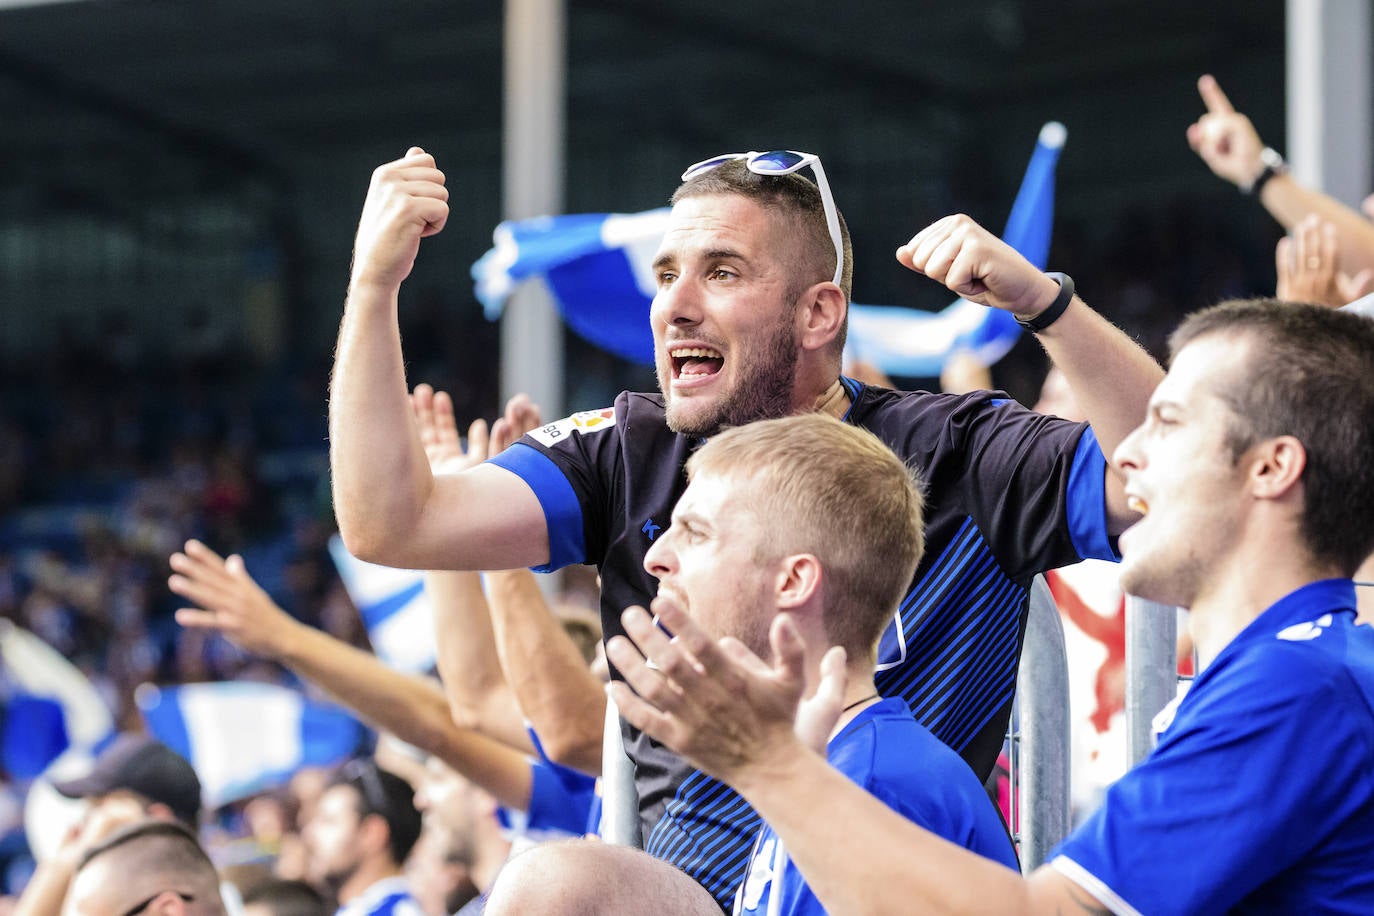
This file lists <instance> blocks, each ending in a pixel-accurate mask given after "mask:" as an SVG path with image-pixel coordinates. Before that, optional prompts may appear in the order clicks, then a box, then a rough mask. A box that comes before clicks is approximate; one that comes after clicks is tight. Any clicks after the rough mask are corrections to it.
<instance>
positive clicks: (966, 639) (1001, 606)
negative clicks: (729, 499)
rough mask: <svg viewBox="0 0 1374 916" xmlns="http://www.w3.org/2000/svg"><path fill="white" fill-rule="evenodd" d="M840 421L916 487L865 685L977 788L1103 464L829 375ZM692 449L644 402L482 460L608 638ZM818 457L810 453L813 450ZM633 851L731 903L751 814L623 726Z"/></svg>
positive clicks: (1099, 504) (1101, 541)
mask: <svg viewBox="0 0 1374 916" xmlns="http://www.w3.org/2000/svg"><path fill="white" fill-rule="evenodd" d="M843 381H844V383H845V387H846V389H847V391H848V393H849V395H850V398H851V400H852V402H853V403H852V406H851V407H850V409H849V412H848V414H847V415H846V417H845V420H846V421H847V422H849V423H853V424H855V425H856V426H860V427H863V428H864V429H867V430H869V431H870V432H872V433H874V434H875V435H876V436H877V437H878V438H879V439H881V440H882V441H884V442H886V443H887V444H888V446H890V447H891V448H892V450H893V451H894V452H896V453H897V455H898V456H900V457H901V458H903V459H904V460H905V461H907V462H908V463H910V464H911V465H913V466H914V467H916V468H917V469H918V470H919V471H920V472H921V474H922V476H923V479H924V480H925V483H926V488H927V492H926V551H925V556H924V558H923V559H922V561H921V565H920V567H918V569H917V570H916V576H915V578H914V579H913V582H912V587H911V590H910V592H909V593H908V594H907V596H906V597H905V599H903V601H902V605H901V609H900V612H899V613H898V614H897V615H896V617H895V619H894V621H893V625H892V626H891V627H890V628H889V629H888V632H887V634H886V635H885V636H884V637H883V640H882V644H881V647H880V658H879V670H878V673H877V677H876V680H877V686H878V689H879V690H880V691H881V692H882V693H883V694H884V695H885V696H896V697H900V698H901V699H902V700H904V701H905V702H906V704H907V705H908V706H909V707H910V708H911V710H912V712H913V713H914V714H915V717H916V720H917V721H918V722H920V723H921V724H922V725H924V726H926V727H927V728H928V729H929V730H930V731H931V732H932V733H933V734H934V735H935V736H936V737H937V738H939V739H940V740H941V741H943V742H944V743H945V744H947V745H949V746H950V747H951V748H953V749H954V750H955V751H956V752H958V753H959V754H960V755H961V756H962V757H963V758H964V759H965V760H966V761H967V762H968V763H969V765H970V766H971V767H972V769H973V771H974V773H975V774H976V775H977V776H978V777H979V778H980V779H981V778H984V777H986V775H987V774H988V773H989V772H990V771H991V769H992V766H993V763H994V762H995V761H996V759H997V754H998V751H999V750H1000V749H1001V746H1002V738H1003V735H1004V734H1005V732H1006V726H1007V719H1008V717H1009V715H1010V711H1011V700H1012V694H1013V692H1014V690H1015V687H1016V665H1017V661H1018V659H1019V658H1020V653H1021V635H1022V632H1023V629H1024V626H1025V613H1026V608H1027V602H1028V589H1029V587H1030V582H1031V579H1032V578H1033V577H1034V576H1035V575H1036V574H1037V573H1039V572H1042V571H1044V570H1046V569H1051V568H1054V567H1057V566H1063V565H1066V564H1068V563H1074V562H1077V561H1078V560H1079V559H1081V558H1083V557H1089V556H1093V557H1098V558H1103V559H1114V558H1115V555H1114V553H1113V548H1112V545H1111V544H1110V542H1109V539H1108V536H1107V531H1106V517H1105V502H1104V491H1103V486H1104V474H1105V470H1106V463H1105V460H1104V459H1103V457H1102V453H1101V450H1100V449H1099V448H1098V447H1097V442H1096V439H1095V438H1094V436H1093V435H1092V431H1091V429H1089V428H1088V427H1087V425H1086V424H1075V423H1070V422H1067V421H1065V420H1060V419H1057V418H1054V417H1046V416H1042V415H1040V414H1036V413H1033V412H1031V411H1028V410H1026V409H1024V408H1022V407H1020V406H1019V405H1017V404H1016V403H1015V402H1014V401H1011V400H1009V399H1007V398H1006V397H1005V396H1001V395H993V394H991V393H989V392H986V391H983V392H974V393H971V394H966V395H957V396H956V395H945V394H932V393H929V392H921V391H917V392H895V391H888V390H887V389H883V388H872V387H869V386H865V385H861V384H859V383H857V382H854V381H852V380H849V379H844V380H843ZM703 441H704V440H701V439H697V438H693V437H689V436H683V435H678V434H676V433H674V432H672V431H671V430H669V429H668V427H667V424H666V421H665V419H664V410H663V399H662V397H661V396H660V395H658V394H636V393H629V392H627V393H624V394H621V395H620V396H619V397H618V398H617V399H616V402H615V406H614V408H607V409H606V410H601V411H588V412H585V413H581V414H574V415H573V416H571V417H568V418H566V419H564V420H560V421H558V422H556V423H550V424H548V425H546V426H544V427H541V428H540V429H538V430H535V431H534V432H532V433H531V434H529V435H528V436H526V437H525V438H524V439H522V440H521V442H519V443H517V444H516V445H515V446H513V447H511V448H509V449H507V450H506V451H505V452H504V453H502V454H501V455H498V456H497V457H496V458H494V459H492V461H493V463H495V464H498V465H500V466H502V467H504V468H507V469H508V470H511V471H513V472H515V473H516V474H519V475H520V476H521V477H522V478H523V479H524V480H525V481H526V482H527V483H529V485H530V486H531V488H533V490H534V492H535V494H536V495H537V496H538V498H539V501H540V503H541V505H542V506H543V509H544V514H545V517H546V520H547V524H548V529H549V550H550V562H549V567H548V568H558V567H561V566H565V565H567V564H569V563H595V564H596V565H597V566H598V568H599V569H600V571H601V588H602V592H601V618H602V625H603V627H604V628H605V633H606V636H607V638H609V637H611V636H613V635H615V634H618V633H621V632H623V631H622V628H621V625H620V614H621V612H622V611H623V610H624V609H625V608H626V607H628V606H630V605H636V604H637V605H643V606H645V607H647V606H648V604H649V602H650V600H651V599H652V598H653V596H654V594H655V592H656V588H657V581H656V580H655V579H654V578H653V577H652V576H650V575H649V574H648V573H647V572H646V571H645V570H644V555H645V553H646V552H647V551H648V549H649V546H650V545H651V544H652V543H653V540H654V538H656V537H657V536H658V535H659V533H660V532H662V531H663V529H664V528H665V527H666V526H667V525H668V522H669V519H670V516H671V515H672V510H673V506H674V505H675V504H676V503H677V500H678V498H679V497H680V496H681V495H682V492H683V490H685V489H686V486H687V479H686V473H685V470H684V466H685V464H686V461H687V458H688V457H689V456H690V455H691V453H692V451H693V449H695V448H697V447H698V446H699V445H700V444H701V443H702V442H703ZM817 460H824V456H817ZM624 728H625V746H626V750H627V752H628V753H629V754H630V757H631V759H632V760H633V761H634V763H635V776H636V786H637V788H638V790H639V804H640V814H641V818H642V822H643V832H644V838H645V849H646V850H648V851H649V852H650V853H652V854H654V855H656V856H658V857H660V858H663V859H665V860H667V861H669V862H672V863H674V864H676V865H678V866H679V867H681V868H683V869H684V870H685V871H687V872H688V873H689V874H691V875H692V876H693V877H694V878H696V879H697V880H698V881H699V882H700V883H701V884H702V885H703V886H705V887H706V889H707V890H708V891H710V892H711V893H712V894H713V895H714V896H715V897H716V899H717V900H718V901H720V902H721V904H722V907H728V905H729V901H730V899H731V896H732V895H733V894H734V891H735V888H736V887H738V886H739V883H740V880H741V878H742V876H743V868H744V865H745V860H746V858H747V856H748V852H749V846H750V844H751V843H752V842H753V839H754V837H755V835H756V834H757V832H758V828H759V820H758V817H757V815H755V814H754V813H753V811H752V809H750V808H749V806H748V805H746V804H745V803H744V801H743V800H742V799H740V798H739V796H738V795H736V794H735V793H734V792H733V791H732V790H730V789H729V788H727V787H726V786H724V785H722V784H720V783H718V782H716V781H715V780H713V779H711V778H709V777H707V776H706V775H705V774H702V773H699V772H697V771H695V770H693V769H692V768H691V767H690V766H688V765H686V764H685V763H684V762H683V761H682V760H681V759H680V758H678V757H677V756H676V755H674V754H673V753H672V752H670V751H668V750H667V749H666V748H663V747H662V746H660V745H658V744H657V742H654V741H653V740H652V739H650V738H648V737H647V736H644V735H641V734H639V732H638V731H637V730H635V729H632V728H630V727H629V726H628V725H625V726H624Z"/></svg>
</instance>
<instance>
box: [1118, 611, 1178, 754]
mask: <svg viewBox="0 0 1374 916" xmlns="http://www.w3.org/2000/svg"><path fill="white" fill-rule="evenodd" d="M1177 656H1178V611H1177V610H1176V609H1175V608H1173V607H1170V606H1169V605H1167V604H1159V603H1158V602H1155V601H1146V600H1145V599H1143V598H1137V597H1135V596H1134V595H1127V596H1126V759H1127V760H1128V761H1129V762H1130V764H1131V766H1135V765H1136V764H1137V763H1139V762H1140V761H1141V760H1143V759H1145V756H1146V755H1147V754H1149V753H1150V750H1151V749H1152V748H1153V746H1154V733H1153V728H1152V726H1153V723H1154V717H1155V715H1156V714H1157V713H1158V712H1159V711H1160V710H1161V709H1163V708H1164V707H1165V705H1166V704H1168V702H1169V701H1170V700H1172V699H1173V698H1174V696H1175V694H1176V693H1177V692H1178V657H1177Z"/></svg>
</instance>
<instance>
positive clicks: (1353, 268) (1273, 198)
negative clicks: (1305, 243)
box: [1260, 175, 1374, 274]
mask: <svg viewBox="0 0 1374 916" xmlns="http://www.w3.org/2000/svg"><path fill="white" fill-rule="evenodd" d="M1260 203H1262V204H1264V208H1265V209H1266V210H1268V211H1269V213H1270V215H1272V216H1273V217H1274V219H1276V220H1278V221H1279V223H1280V224H1282V225H1283V227H1284V229H1286V230H1292V229H1293V227H1294V226H1296V225H1297V224H1298V223H1300V222H1302V220H1303V218H1304V217H1306V216H1308V215H1309V214H1313V213H1315V214H1316V215H1317V216H1319V217H1321V218H1322V219H1323V220H1324V221H1326V222H1328V223H1330V224H1331V225H1332V226H1334V227H1335V229H1336V234H1337V237H1338V238H1339V241H1340V263H1339V265H1338V266H1339V268H1340V270H1342V271H1344V272H1345V273H1348V274H1354V273H1358V272H1359V271H1361V270H1363V269H1365V268H1367V267H1374V223H1371V222H1370V221H1369V220H1367V219H1365V218H1364V216H1363V215H1362V214H1360V213H1359V212H1357V211H1356V210H1353V209H1351V208H1350V207H1347V206H1346V205H1345V204H1343V203H1341V202H1340V201H1338V200H1336V199H1335V198H1334V197H1331V196H1329V195H1327V194H1323V193H1322V192H1321V191H1316V190H1313V189H1311V188H1306V187H1303V186H1302V185H1301V184H1299V183H1298V182H1297V181H1295V180H1294V179H1293V176H1291V175H1275V176H1274V177H1273V178H1271V179H1269V180H1268V181H1267V182H1265V184H1264V187H1263V188H1261V189H1260Z"/></svg>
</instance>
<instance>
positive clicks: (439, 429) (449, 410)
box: [410, 383, 494, 474]
mask: <svg viewBox="0 0 1374 916" xmlns="http://www.w3.org/2000/svg"><path fill="white" fill-rule="evenodd" d="M410 408H411V411H412V413H413V414H414V416H415V425H416V427H417V428H418V429H419V431H420V443H421V444H422V445H423V446H424V447H425V457H426V458H428V459H429V469H430V471H431V472H433V473H435V474H456V473H458V472H459V471H464V470H467V469H468V468H470V467H474V466H476V465H478V464H481V463H482V462H483V461H486V460H487V457H488V437H487V421H486V420H473V421H472V423H471V425H469V426H468V447H467V450H466V451H464V450H463V442H462V440H461V439H459V438H458V422H457V420H456V419H455V418H454V414H453V398H452V397H450V396H449V393H448V392H447V391H435V390H434V389H433V388H432V387H430V386H429V385H426V384H424V383H421V384H419V385H416V386H415V390H414V391H413V392H411V395H410ZM492 454H494V453H492Z"/></svg>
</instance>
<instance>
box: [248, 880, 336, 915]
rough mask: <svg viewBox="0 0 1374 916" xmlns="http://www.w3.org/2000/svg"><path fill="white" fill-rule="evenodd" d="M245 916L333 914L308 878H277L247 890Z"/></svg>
mask: <svg viewBox="0 0 1374 916" xmlns="http://www.w3.org/2000/svg"><path fill="white" fill-rule="evenodd" d="M243 912H244V916H329V912H330V910H329V906H328V904H326V903H325V901H324V898H323V897H322V896H320V893H319V891H317V890H315V889H314V888H313V887H311V886H310V885H309V884H306V883H305V882H304V881H284V880H282V879H280V878H274V879H272V880H271V881H268V882H266V883H264V884H260V885H258V886H257V887H254V888H252V889H251V890H249V891H246V892H245V893H244V895H243Z"/></svg>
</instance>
